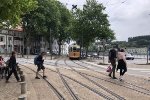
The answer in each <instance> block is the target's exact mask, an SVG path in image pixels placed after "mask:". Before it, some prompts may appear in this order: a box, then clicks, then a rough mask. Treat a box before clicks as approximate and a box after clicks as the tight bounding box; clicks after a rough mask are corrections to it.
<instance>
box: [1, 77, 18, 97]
mask: <svg viewBox="0 0 150 100" xmlns="http://www.w3.org/2000/svg"><path fill="white" fill-rule="evenodd" d="M9 81H10V83H5V79H0V100H18V97H19V95H20V94H21V89H20V87H21V86H20V83H19V82H17V81H16V79H15V78H14V76H13V75H12V76H11V78H10V79H9Z"/></svg>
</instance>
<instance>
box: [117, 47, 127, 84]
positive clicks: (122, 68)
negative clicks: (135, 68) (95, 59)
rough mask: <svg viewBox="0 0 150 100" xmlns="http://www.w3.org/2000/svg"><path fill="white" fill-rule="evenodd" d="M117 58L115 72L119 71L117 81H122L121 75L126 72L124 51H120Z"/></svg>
mask: <svg viewBox="0 0 150 100" xmlns="http://www.w3.org/2000/svg"><path fill="white" fill-rule="evenodd" d="M117 58H118V66H117V70H118V69H120V77H119V80H120V81H122V78H123V75H124V74H125V72H127V62H126V57H125V51H124V49H121V50H120V51H119V52H118V56H117Z"/></svg>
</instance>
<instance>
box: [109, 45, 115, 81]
mask: <svg viewBox="0 0 150 100" xmlns="http://www.w3.org/2000/svg"><path fill="white" fill-rule="evenodd" d="M108 58H109V59H108V60H109V62H110V63H111V65H112V71H111V72H110V73H109V77H111V74H112V73H113V77H112V78H113V79H117V78H116V77H115V70H116V58H117V51H116V50H115V47H113V48H112V49H111V50H110V51H109V57H108Z"/></svg>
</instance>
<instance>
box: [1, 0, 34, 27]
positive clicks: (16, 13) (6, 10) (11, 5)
mask: <svg viewBox="0 0 150 100" xmlns="http://www.w3.org/2000/svg"><path fill="white" fill-rule="evenodd" d="M36 5H37V2H36V0H1V1H0V15H1V16H0V26H1V27H2V26H3V23H4V24H5V22H10V23H11V25H13V26H15V25H17V24H18V23H20V20H21V16H22V15H24V14H25V13H26V12H29V11H31V10H33V9H35V8H36V7H37V6H36Z"/></svg>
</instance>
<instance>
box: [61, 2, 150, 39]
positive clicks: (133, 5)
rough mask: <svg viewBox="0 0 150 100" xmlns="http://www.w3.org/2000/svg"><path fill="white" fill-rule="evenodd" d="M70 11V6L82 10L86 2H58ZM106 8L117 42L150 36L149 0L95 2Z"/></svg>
mask: <svg viewBox="0 0 150 100" xmlns="http://www.w3.org/2000/svg"><path fill="white" fill-rule="evenodd" d="M59 1H61V2H63V3H64V4H65V5H67V7H68V8H69V9H70V8H71V7H72V4H76V5H78V7H80V8H82V5H83V4H85V2H86V0H59ZM97 1H98V2H99V3H103V5H104V6H105V7H106V13H107V14H108V16H109V18H108V19H109V21H110V24H111V29H112V30H114V32H115V33H116V35H115V36H116V38H117V40H118V41H127V40H128V37H134V36H140V35H150V0H97Z"/></svg>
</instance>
